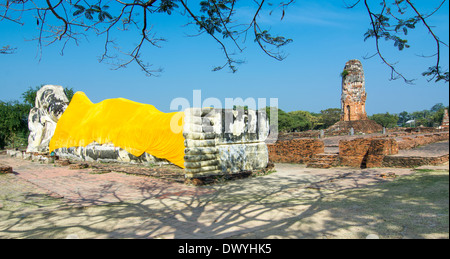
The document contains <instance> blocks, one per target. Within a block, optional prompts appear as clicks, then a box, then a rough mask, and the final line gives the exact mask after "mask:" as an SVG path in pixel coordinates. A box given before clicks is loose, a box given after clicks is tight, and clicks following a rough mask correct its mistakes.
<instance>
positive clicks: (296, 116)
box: [288, 111, 315, 131]
mask: <svg viewBox="0 0 450 259" xmlns="http://www.w3.org/2000/svg"><path fill="white" fill-rule="evenodd" d="M288 115H289V116H290V117H291V119H292V125H291V129H290V131H305V130H310V129H312V128H313V125H314V122H313V120H315V118H314V117H313V116H312V115H311V113H309V112H307V111H292V112H289V113H288Z"/></svg>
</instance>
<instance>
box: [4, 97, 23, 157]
mask: <svg viewBox="0 0 450 259" xmlns="http://www.w3.org/2000/svg"><path fill="white" fill-rule="evenodd" d="M29 108H30V106H29V105H27V104H23V103H19V102H18V101H10V102H2V101H0V149H3V148H5V146H6V145H8V144H11V145H12V147H17V145H18V144H23V145H24V144H25V142H26V140H24V139H23V138H24V137H25V138H26V137H27V135H28V134H27V133H28V113H29V112H30V109H29Z"/></svg>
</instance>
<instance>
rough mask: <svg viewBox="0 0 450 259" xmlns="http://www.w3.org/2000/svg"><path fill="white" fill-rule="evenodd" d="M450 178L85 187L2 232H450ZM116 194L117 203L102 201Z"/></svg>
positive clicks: (9, 215) (12, 221)
mask: <svg viewBox="0 0 450 259" xmlns="http://www.w3.org/2000/svg"><path fill="white" fill-rule="evenodd" d="M448 178H449V177H448V172H440V173H437V172H424V173H416V174H413V175H410V176H404V177H401V178H399V179H396V180H395V181H393V182H385V183H379V184H377V185H375V186H370V187H365V188H355V189H345V190H332V191H330V190H329V189H314V188H313V189H311V188H308V186H309V185H308V182H304V183H303V182H301V181H298V180H295V181H294V180H292V178H288V177H283V176H281V175H280V176H277V175H272V176H271V177H258V178H254V179H242V180H237V181H235V182H233V183H228V184H225V185H220V186H215V187H197V189H196V190H202V191H204V190H205V189H208V190H213V192H210V193H206V194H205V192H202V193H201V194H196V193H188V192H183V191H181V192H178V193H171V194H170V193H169V194H168V193H167V191H166V190H164V189H163V188H160V186H158V183H157V182H154V181H152V182H148V183H145V184H142V186H139V189H140V191H141V194H142V197H144V198H142V199H139V200H132V199H125V198H124V197H121V196H119V195H117V194H116V189H115V186H114V185H104V186H103V189H102V193H100V194H99V197H98V198H99V199H92V198H90V197H83V195H82V193H79V196H80V197H79V198H80V199H79V200H78V202H80V201H83V202H82V203H78V205H77V204H72V205H71V206H69V207H67V206H61V207H58V208H56V209H51V210H50V209H49V210H45V209H44V210H43V209H42V208H40V210H31V211H30V212H24V211H20V210H19V211H17V210H16V211H13V210H11V211H8V209H7V208H3V209H2V210H3V211H2V213H1V214H0V216H1V219H2V222H3V223H2V224H0V226H1V227H0V237H2V238H10V237H12V238H65V237H66V236H68V235H70V234H75V235H77V236H78V237H79V238H175V239H178V238H183V239H184V238H187V239H191V238H198V239H210V238H311V239H316V238H365V237H366V236H367V235H368V234H377V235H379V236H380V237H381V238H437V237H445V236H446V237H447V238H448V232H449V231H448V204H449V201H448V186H449V181H448ZM256 186H258V188H257V187H256ZM328 187H329V186H328ZM328 187H327V188H328ZM111 194H113V195H115V197H116V199H117V202H99V200H101V196H102V195H111ZM23 202H24V203H25V202H27V201H26V200H24V201H23ZM73 205H75V207H74V206H73Z"/></svg>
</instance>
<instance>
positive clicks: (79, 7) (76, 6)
mask: <svg viewBox="0 0 450 259" xmlns="http://www.w3.org/2000/svg"><path fill="white" fill-rule="evenodd" d="M74 7H75V8H77V9H79V10H83V11H84V10H85V8H84V6H81V5H77V4H76V5H74Z"/></svg>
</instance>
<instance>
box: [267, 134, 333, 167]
mask: <svg viewBox="0 0 450 259" xmlns="http://www.w3.org/2000/svg"><path fill="white" fill-rule="evenodd" d="M267 147H268V148H269V161H271V162H278V163H300V164H304V163H307V162H309V160H310V158H311V157H312V156H313V155H315V154H320V153H323V152H324V151H325V146H324V144H323V141H322V140H319V139H292V140H281V141H277V142H276V143H275V144H272V145H267Z"/></svg>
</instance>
